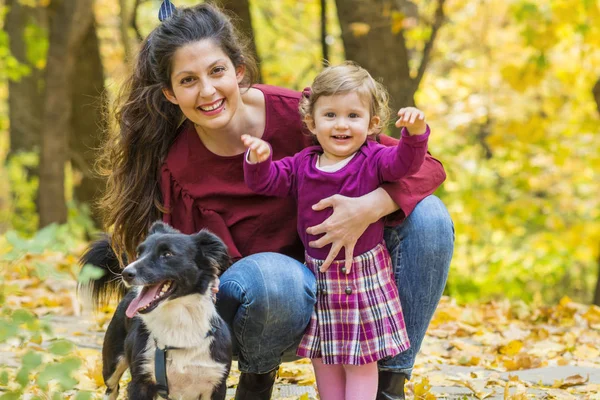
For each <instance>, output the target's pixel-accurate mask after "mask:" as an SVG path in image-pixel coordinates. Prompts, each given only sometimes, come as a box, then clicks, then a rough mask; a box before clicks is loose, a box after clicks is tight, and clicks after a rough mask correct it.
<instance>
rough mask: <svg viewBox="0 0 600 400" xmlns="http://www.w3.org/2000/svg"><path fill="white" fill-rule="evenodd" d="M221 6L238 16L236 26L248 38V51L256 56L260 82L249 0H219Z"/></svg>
mask: <svg viewBox="0 0 600 400" xmlns="http://www.w3.org/2000/svg"><path fill="white" fill-rule="evenodd" d="M219 3H220V4H221V5H222V7H223V8H224V9H226V10H229V11H231V12H233V13H234V14H235V15H237V16H238V18H239V19H238V20H237V21H235V22H236V24H235V25H236V26H237V27H238V29H239V30H240V31H241V33H242V35H243V36H244V37H246V38H249V40H250V51H252V53H253V54H254V57H256V62H257V63H258V66H259V68H258V80H259V82H262V75H261V73H260V57H259V55H258V50H257V48H256V41H255V40H254V30H253V29H252V16H251V15H250V2H249V0H221V1H220V2H219Z"/></svg>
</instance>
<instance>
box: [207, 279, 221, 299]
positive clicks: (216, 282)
mask: <svg viewBox="0 0 600 400" xmlns="http://www.w3.org/2000/svg"><path fill="white" fill-rule="evenodd" d="M220 284H221V280H220V279H219V277H217V278H216V279H215V280H214V281H213V284H212V286H211V287H210V291H211V297H212V300H213V303H216V302H217V293H219V285H220Z"/></svg>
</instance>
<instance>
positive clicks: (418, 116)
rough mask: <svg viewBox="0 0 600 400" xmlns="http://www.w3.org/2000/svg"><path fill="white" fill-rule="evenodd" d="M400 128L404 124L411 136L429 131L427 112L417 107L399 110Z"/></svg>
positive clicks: (398, 124)
mask: <svg viewBox="0 0 600 400" xmlns="http://www.w3.org/2000/svg"><path fill="white" fill-rule="evenodd" d="M396 126H397V127H398V128H400V127H402V126H404V127H406V130H407V131H408V134H409V135H410V136H415V135H422V134H424V133H425V132H426V131H427V123H426V122H425V113H423V111H421V110H419V109H418V108H415V107H404V108H401V109H400V110H399V111H398V120H397V121H396Z"/></svg>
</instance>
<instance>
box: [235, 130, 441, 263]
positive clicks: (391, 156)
mask: <svg viewBox="0 0 600 400" xmlns="http://www.w3.org/2000/svg"><path fill="white" fill-rule="evenodd" d="M428 138H429V127H427V131H426V132H425V133H424V134H422V135H417V136H409V135H408V133H407V132H406V129H403V130H402V140H400V141H399V143H398V146H395V147H386V146H383V145H381V144H378V143H377V142H375V141H373V140H367V141H366V142H365V144H364V145H363V146H362V147H361V148H360V149H359V150H358V152H357V154H356V155H355V156H354V158H353V159H352V160H351V161H350V162H349V163H348V164H347V165H345V166H344V167H343V168H342V169H340V170H338V171H336V172H324V171H320V170H318V169H317V168H316V163H317V160H318V157H319V155H320V154H321V153H322V149H321V147H320V146H311V147H307V148H306V149H304V150H302V151H301V152H299V153H298V154H296V155H294V156H292V157H285V158H282V159H281V160H279V161H272V158H271V156H269V159H268V160H267V161H265V162H262V163H256V164H250V163H248V162H246V161H244V180H245V181H246V184H247V185H248V187H249V188H250V189H252V190H253V191H254V192H256V193H259V194H263V195H268V196H277V197H285V196H293V197H295V198H296V200H297V205H298V225H297V228H298V235H299V236H300V240H302V243H303V244H304V248H305V249H306V251H307V252H308V254H309V255H310V256H311V257H313V258H317V259H325V258H327V255H328V254H329V250H330V249H331V245H327V246H324V247H323V248H320V249H314V248H311V247H309V246H308V243H309V242H311V241H313V240H317V239H318V238H319V237H318V236H315V235H309V234H308V233H306V228H308V227H311V226H315V225H318V224H320V223H321V222H323V221H324V220H325V219H327V218H328V217H329V216H330V215H331V214H332V213H333V209H332V208H327V209H325V210H323V211H313V210H312V206H313V205H314V204H317V203H318V202H319V201H320V200H322V199H324V198H326V197H329V196H333V195H334V194H341V195H344V196H347V197H359V196H362V195H365V194H367V193H370V192H372V191H373V190H375V189H377V188H378V187H379V186H380V185H381V184H382V183H383V182H392V181H397V180H399V179H401V178H403V177H406V176H409V175H412V174H414V173H415V172H417V171H418V170H419V168H420V167H421V164H422V163H423V160H424V159H425V154H426V153H427V140H428ZM271 154H272V152H271ZM244 159H246V157H244ZM282 223H284V221H282ZM383 227H384V221H383V219H381V220H379V221H377V222H376V223H374V224H371V225H369V227H368V228H367V230H366V231H365V232H364V234H363V235H362V236H361V237H360V239H359V240H358V242H357V243H356V246H355V247H354V256H355V257H356V256H357V255H359V254H362V253H365V252H367V251H369V250H371V249H372V248H374V247H375V246H376V245H377V244H378V243H380V242H381V240H382V239H383ZM344 258H345V254H344V252H340V253H339V254H338V255H337V257H336V259H337V260H341V259H344Z"/></svg>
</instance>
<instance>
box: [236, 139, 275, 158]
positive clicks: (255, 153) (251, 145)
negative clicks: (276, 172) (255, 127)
mask: <svg viewBox="0 0 600 400" xmlns="http://www.w3.org/2000/svg"><path fill="white" fill-rule="evenodd" d="M242 142H244V145H245V146H246V147H247V148H248V149H250V152H249V154H248V160H249V161H250V162H251V163H252V164H256V163H259V162H263V161H267V160H268V159H269V155H270V154H271V147H269V144H268V143H267V142H265V141H264V140H262V139H260V138H257V137H254V136H250V135H242Z"/></svg>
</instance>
